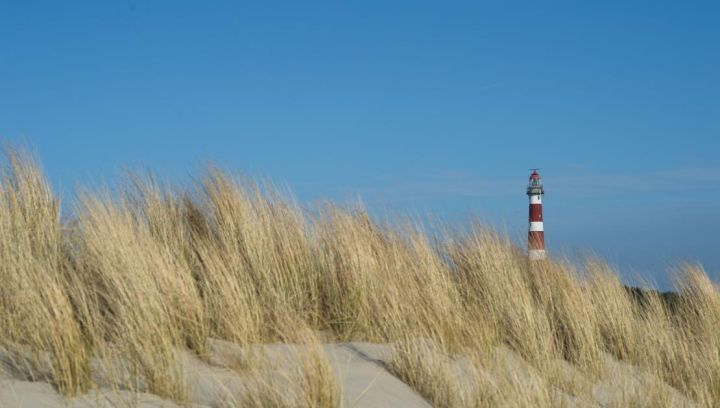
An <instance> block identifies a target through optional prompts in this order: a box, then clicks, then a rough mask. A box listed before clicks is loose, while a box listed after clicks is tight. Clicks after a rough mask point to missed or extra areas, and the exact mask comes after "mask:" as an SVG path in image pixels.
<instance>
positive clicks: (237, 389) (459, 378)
mask: <svg viewBox="0 0 720 408" xmlns="http://www.w3.org/2000/svg"><path fill="white" fill-rule="evenodd" d="M209 348H210V359H209V362H207V363H206V362H203V361H201V360H199V359H198V358H197V357H195V356H193V355H191V354H189V353H183V358H182V361H183V366H184V374H185V376H186V378H187V381H188V400H189V402H190V404H191V406H195V407H224V406H232V405H233V404H234V403H238V401H241V400H242V398H243V396H244V395H245V394H246V393H248V392H251V391H250V390H251V389H252V387H253V384H257V378H265V379H266V380H267V381H269V382H270V383H271V386H272V387H274V388H275V389H282V390H283V391H285V390H288V402H287V403H288V404H289V405H296V404H297V402H293V400H292V387H293V378H294V377H293V375H297V373H298V372H299V370H298V367H300V366H301V363H300V361H301V357H300V356H301V355H302V354H301V352H304V353H307V352H308V348H307V347H302V346H291V345H286V344H269V345H257V346H254V347H251V348H249V349H248V348H245V349H243V348H241V347H240V346H238V345H235V344H232V343H228V342H225V341H220V340H209ZM318 351H319V352H321V353H322V354H324V355H325V356H326V357H327V359H328V361H329V362H330V365H331V367H332V371H333V375H334V378H335V381H336V383H337V384H339V386H340V389H341V393H342V396H343V402H344V406H348V407H429V406H430V404H429V403H428V402H427V401H426V400H425V399H423V398H422V397H421V396H420V395H419V394H418V393H417V392H415V391H414V390H412V389H411V388H410V387H409V386H407V385H406V384H405V383H403V382H402V381H401V380H400V379H398V378H397V377H395V376H394V375H392V374H391V373H390V372H389V371H388V370H387V369H386V368H385V366H386V364H387V363H388V362H389V361H390V359H391V358H392V347H390V346H388V345H376V344H370V343H358V342H354V343H338V344H325V345H323V346H322V347H321V349H320V350H318ZM451 361H452V364H453V367H454V370H453V372H454V373H455V374H454V376H455V380H456V382H457V386H458V387H457V388H458V389H460V390H462V391H463V392H466V393H467V394H468V395H472V394H473V393H475V392H478V391H479V390H480V389H482V390H485V391H487V390H490V391H492V390H493V389H494V388H497V387H500V385H499V384H501V383H503V382H504V384H505V386H506V385H507V384H508V382H509V383H512V384H513V386H514V387H518V388H519V389H523V390H531V391H532V390H537V392H539V393H542V392H543V390H547V389H548V385H547V383H546V380H545V379H543V378H542V377H541V376H540V375H539V374H538V373H537V372H536V370H535V369H534V368H533V367H531V366H530V365H529V364H527V363H526V362H525V361H524V360H523V359H522V358H520V357H519V356H518V355H517V354H516V353H514V352H512V351H511V350H509V349H507V348H506V347H498V348H496V349H495V350H494V352H493V353H492V359H491V362H490V363H489V364H488V366H487V367H483V368H482V369H479V368H477V367H475V366H473V365H472V364H471V363H470V361H469V360H468V359H466V358H458V359H454V360H451ZM46 363H47V362H46ZM258 363H261V364H258ZM603 363H604V366H605V367H604V371H605V375H603V376H602V377H601V378H600V379H599V380H597V379H596V380H595V381H592V380H591V379H590V378H588V377H587V376H586V375H585V374H584V373H582V372H581V371H580V370H578V369H577V368H576V367H574V366H572V365H571V364H569V363H567V362H565V361H557V362H556V365H557V367H556V368H557V369H556V370H555V371H556V375H557V378H558V380H556V384H557V381H560V382H561V383H562V384H563V386H562V387H561V388H562V389H560V388H559V387H557V386H551V387H549V388H550V389H551V399H552V404H553V405H555V406H571V407H574V406H577V407H586V406H622V405H625V404H626V403H627V401H629V400H632V401H634V402H639V403H640V405H641V406H654V405H657V404H656V403H657V402H658V401H669V402H670V405H671V406H674V407H685V406H694V404H693V403H692V402H691V401H689V400H687V399H686V398H685V397H684V396H682V395H681V394H680V393H679V392H678V391H677V390H675V389H673V388H672V387H670V386H669V385H667V384H665V383H663V382H661V381H659V380H658V379H656V378H654V377H651V376H648V375H646V374H644V373H643V372H642V371H641V370H639V369H637V368H636V367H633V366H631V365H628V364H625V363H622V362H618V361H617V360H615V359H614V358H613V357H611V356H609V355H604V356H603ZM93 366H94V367H95V368H96V370H95V371H96V372H95V373H94V380H95V382H96V383H98V384H107V383H109V382H108V378H104V377H103V376H107V374H103V370H102V369H98V367H100V366H101V364H99V363H98V362H94V363H93ZM258 366H259V367H260V368H257V367H258ZM248 367H254V368H248ZM33 370H35V372H33V373H32V374H34V378H33V379H34V380H35V381H32V380H31V379H30V377H29V374H30V371H31V370H30V369H29V368H23V369H17V364H11V362H10V355H9V354H8V353H7V352H4V351H3V350H0V407H29V408H30V407H32V408H34V407H48V408H49V407H72V408H80V407H83V408H85V407H97V406H100V407H117V406H139V407H177V406H178V404H176V403H174V402H172V401H168V400H163V399H161V398H159V397H157V396H154V395H152V394H148V393H143V392H130V391H113V390H110V389H107V388H99V389H96V390H93V391H91V392H90V393H88V394H86V395H84V396H82V397H79V398H75V399H70V400H68V399H64V398H62V397H61V396H60V395H59V394H58V393H57V392H56V391H55V390H54V389H53V387H52V386H51V385H50V384H49V383H47V382H43V381H42V378H43V375H46V374H43V373H44V372H46V371H47V366H46V367H45V368H43V364H39V365H38V366H37V367H33ZM471 371H472V372H471ZM254 381H255V382H254ZM481 387H482V388H481ZM648 389H653V390H656V392H655V395H647V394H648V392H647V390H648ZM141 391H142V387H141ZM571 394H572V395H571Z"/></svg>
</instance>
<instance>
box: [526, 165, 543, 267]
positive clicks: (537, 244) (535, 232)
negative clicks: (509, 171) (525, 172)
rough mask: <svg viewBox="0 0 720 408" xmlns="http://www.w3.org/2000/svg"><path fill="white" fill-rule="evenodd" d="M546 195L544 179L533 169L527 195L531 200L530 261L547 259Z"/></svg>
mask: <svg viewBox="0 0 720 408" xmlns="http://www.w3.org/2000/svg"><path fill="white" fill-rule="evenodd" d="M543 194H545V190H544V189H543V185H542V179H541V178H540V174H538V172H537V169H533V172H532V174H531V175H530V181H529V182H528V188H527V195H528V197H529V198H530V225H529V229H528V259H529V260H531V261H540V260H543V259H545V229H544V228H543V215H542V196H543Z"/></svg>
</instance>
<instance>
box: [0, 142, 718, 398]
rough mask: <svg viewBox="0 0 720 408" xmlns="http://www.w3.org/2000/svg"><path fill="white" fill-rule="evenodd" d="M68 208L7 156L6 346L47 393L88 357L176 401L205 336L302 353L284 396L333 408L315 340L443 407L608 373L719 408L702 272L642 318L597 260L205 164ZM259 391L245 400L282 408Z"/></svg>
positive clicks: (82, 380)
mask: <svg viewBox="0 0 720 408" xmlns="http://www.w3.org/2000/svg"><path fill="white" fill-rule="evenodd" d="M78 201H79V203H80V204H79V205H78V208H76V209H75V211H74V212H73V216H72V217H69V218H68V219H61V217H60V207H59V203H58V200H57V199H56V198H55V197H54V196H53V194H52V192H51V190H50V188H49V187H48V184H47V182H46V181H45V179H44V178H43V176H42V173H41V171H40V169H39V167H38V165H37V164H36V163H35V162H34V161H33V160H32V158H31V156H29V155H27V154H24V153H18V152H15V151H13V150H11V149H9V150H8V154H7V159H6V160H5V162H4V167H3V170H2V175H1V180H0V257H2V260H3V262H2V263H1V264H0V281H2V282H3V284H2V285H0V324H1V325H2V331H1V332H0V345H1V346H2V347H3V348H5V349H8V350H25V351H27V350H30V351H31V352H29V353H27V352H25V353H24V354H23V355H25V356H26V357H25V361H23V362H18V364H29V365H33V364H41V363H42V361H44V360H43V359H49V361H50V369H49V371H48V372H47V377H48V378H46V380H49V381H51V382H52V383H53V384H54V385H55V386H56V387H57V388H58V390H59V391H61V392H62V393H63V394H65V395H68V396H72V395H76V394H78V393H82V392H84V391H86V390H87V389H88V388H90V387H92V386H93V383H92V380H91V378H92V376H91V371H92V370H91V368H90V366H91V364H90V361H91V359H100V360H102V361H106V362H108V364H109V363H110V362H113V363H112V364H109V366H110V367H111V368H110V370H111V371H112V370H116V371H117V374H115V375H114V376H111V377H112V378H114V382H115V383H114V384H113V386H115V387H117V388H126V389H127V388H129V389H137V390H140V389H147V390H149V391H150V392H152V393H155V394H158V395H161V396H164V397H169V398H172V399H175V400H178V401H181V402H182V401H185V400H186V397H187V384H186V379H185V378H184V376H183V371H182V369H181V367H180V362H179V358H178V355H179V351H180V350H183V349H187V350H190V351H191V352H193V353H194V354H196V355H197V356H198V357H199V358H201V359H205V358H207V353H208V350H207V343H206V339H207V338H208V337H214V338H219V339H224V340H228V341H231V342H234V343H238V344H241V345H244V346H248V345H251V344H257V343H267V342H282V343H292V344H304V345H306V346H307V347H310V349H311V350H315V352H313V353H309V354H305V355H304V357H303V358H302V359H300V361H302V364H300V369H299V371H296V372H293V373H292V374H291V375H289V377H288V378H291V381H290V382H289V383H290V384H294V386H292V387H290V386H289V388H287V389H285V390H283V391H284V392H285V391H286V392H290V393H292V394H293V395H295V396H296V398H295V401H302V404H303V405H306V406H338V405H340V396H339V395H340V390H338V386H337V384H335V382H334V380H333V378H332V374H331V371H330V369H329V366H328V363H327V361H325V358H324V357H323V355H322V353H321V352H320V351H319V346H318V344H319V343H318V340H317V338H315V337H314V336H315V335H314V334H313V333H316V332H323V333H325V335H326V336H329V337H331V338H336V339H343V340H369V341H377V342H387V343H392V344H394V345H395V353H394V357H393V359H392V360H391V361H390V362H389V368H390V369H391V370H392V371H393V372H394V373H395V374H396V375H398V376H399V377H400V378H402V379H404V380H405V381H406V382H407V383H408V384H410V385H411V386H412V387H413V388H415V389H416V390H417V391H418V392H419V393H421V394H422V395H423V396H425V397H426V398H427V399H428V400H430V401H432V402H433V403H434V404H436V405H438V406H447V407H455V406H457V407H460V406H495V405H498V404H504V405H509V406H528V405H539V406H547V405H563V404H565V403H567V401H569V400H570V399H572V398H575V399H578V400H581V401H586V400H588V399H589V398H591V397H593V395H591V394H592V393H593V388H592V386H591V385H592V384H595V383H602V382H603V381H610V380H612V379H613V373H612V370H611V368H609V367H610V365H609V364H610V363H609V362H612V361H615V360H618V361H620V362H626V363H629V364H631V365H632V366H634V367H635V368H636V369H637V370H639V372H640V373H641V375H640V374H638V378H642V382H641V384H642V390H641V392H639V393H638V392H637V390H635V392H626V391H623V390H619V391H618V393H619V394H621V397H622V401H621V403H622V404H630V405H641V406H647V405H652V404H656V403H659V404H669V403H671V400H672V398H674V397H673V395H675V394H673V393H676V394H677V395H679V397H680V398H687V399H689V400H693V401H696V402H697V403H699V404H700V405H701V406H708V407H710V406H717V405H718V404H720V292H719V291H718V287H717V285H716V284H714V283H713V282H711V281H710V280H709V279H708V277H707V275H706V274H705V272H704V271H703V270H702V267H700V266H696V265H685V266H682V267H681V268H680V273H678V274H677V275H678V281H677V289H678V291H679V293H680V296H679V298H678V299H679V300H678V301H677V302H676V304H673V305H672V307H670V306H669V305H668V304H667V303H666V302H665V301H664V300H663V299H661V298H660V297H659V296H657V295H654V294H652V293H650V294H648V296H647V297H646V298H645V300H644V301H643V302H641V303H639V302H638V301H637V300H636V299H635V298H633V297H632V296H631V295H630V294H629V293H628V291H627V290H626V288H625V287H623V285H622V284H621V283H620V281H619V280H618V278H617V275H616V274H615V273H614V272H613V271H612V270H611V269H610V268H609V267H608V266H607V265H606V264H604V263H603V262H602V261H598V260H589V261H588V262H587V263H586V264H585V265H582V266H581V267H577V268H576V267H573V266H571V265H568V264H565V263H563V262H556V261H554V260H551V261H548V262H542V263H534V264H528V262H527V261H526V259H525V256H524V254H523V253H522V251H520V250H519V249H518V248H517V247H516V246H515V245H514V244H513V243H512V242H510V241H509V240H508V239H507V238H506V237H504V236H502V235H498V234H496V233H493V232H491V231H489V230H488V229H486V228H482V227H480V226H473V227H472V228H470V229H469V232H463V233H460V232H453V231H450V232H445V233H443V234H442V235H437V236H435V235H431V234H428V233H426V232H424V231H423V229H422V228H421V227H418V226H416V225H413V224H412V223H411V222H407V221H404V222H398V223H396V224H393V225H388V224H382V223H378V222H376V221H374V220H373V219H371V218H370V217H369V216H368V215H367V213H366V212H365V211H363V210H362V209H361V208H354V209H344V208H339V207H337V206H334V205H332V204H323V205H319V206H317V207H315V208H312V209H303V208H300V207H299V206H298V205H297V204H296V203H294V202H293V201H292V199H289V198H287V197H286V195H283V194H279V193H277V192H276V190H275V189H273V188H272V187H271V186H268V185H259V184H256V183H253V182H251V181H247V180H237V179H234V178H232V177H230V176H228V175H227V174H226V173H224V172H222V171H219V170H217V169H213V168H210V169H208V170H207V171H206V172H205V173H204V174H203V175H202V176H201V177H200V178H199V179H198V181H197V182H196V183H195V185H194V186H193V187H192V188H190V189H177V188H170V187H167V186H163V185H161V184H160V183H158V182H157V181H155V180H153V179H152V178H151V177H139V176H136V175H130V176H129V177H127V180H126V182H125V183H123V184H121V187H120V188H119V191H118V192H115V193H114V194H110V193H108V192H105V191H96V192H84V193H82V194H80V198H79V200H78ZM288 333H295V334H294V335H289V334H288ZM308 345H309V346H308ZM307 347H306V349H307ZM118 362H119V363H118ZM566 363H570V365H571V366H572V367H575V368H574V369H577V370H578V372H579V373H581V374H582V376H583V378H585V380H584V381H585V382H578V381H575V380H573V379H571V378H569V377H568V376H567V375H566V374H563V373H564V371H563V370H564V369H561V368H562V367H565V366H564V365H563V364H566ZM618 364H620V363H618ZM559 367H560V368H559ZM255 368H257V367H255ZM255 368H253V367H250V368H249V370H251V371H252V370H253V369H255ZM517 372H523V373H525V374H524V376H518V375H517ZM578 375H579V374H578ZM588 384H590V385H588ZM636 388H637V387H636ZM255 390H256V392H255V393H251V394H248V395H245V396H243V397H242V398H243V399H242V400H240V401H238V402H237V405H242V406H283V405H288V404H290V403H289V402H287V401H288V400H287V398H286V396H284V395H282V394H278V390H277V387H273V386H271V385H268V386H266V387H263V386H262V382H258V386H257V387H255Z"/></svg>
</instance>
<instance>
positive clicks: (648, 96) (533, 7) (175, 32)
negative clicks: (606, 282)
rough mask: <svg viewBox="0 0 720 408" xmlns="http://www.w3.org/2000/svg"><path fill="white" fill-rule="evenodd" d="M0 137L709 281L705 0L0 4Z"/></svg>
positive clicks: (712, 139)
mask: <svg viewBox="0 0 720 408" xmlns="http://www.w3.org/2000/svg"><path fill="white" fill-rule="evenodd" d="M0 137H2V138H5V139H9V140H11V141H21V140H24V141H25V142H27V143H28V144H30V145H32V146H33V147H34V148H35V150H36V151H37V152H38V154H39V155H40V156H41V158H42V160H43V163H44V166H45V169H46V171H47V173H48V174H49V176H50V178H51V180H52V181H53V183H54V185H55V186H56V187H57V188H58V189H60V190H62V191H63V193H64V194H68V192H69V194H72V190H73V187H74V185H75V183H77V182H79V183H95V182H98V181H100V180H102V179H111V178H112V177H113V176H114V175H116V174H117V173H118V170H119V169H120V168H121V167H122V166H130V167H137V166H144V167H149V168H151V169H153V170H155V171H157V172H158V173H160V174H161V175H164V176H165V177H168V178H170V179H172V180H178V181H182V180H187V179H188V177H189V175H190V174H191V173H192V172H193V170H194V169H197V168H198V166H199V164H201V163H202V162H203V161H204V160H207V159H212V160H215V161H217V162H219V163H221V164H223V165H224V166H226V167H228V168H231V169H235V170H238V171H243V172H247V173H249V174H252V175H256V176H266V177H270V178H271V179H273V180H274V181H277V182H283V183H286V184H287V185H289V186H290V187H291V188H292V189H293V190H294V191H295V192H296V195H297V196H298V197H299V198H300V200H301V201H303V202H309V201H312V200H315V199H318V198H323V197H325V198H331V199H337V200H341V201H351V200H353V199H355V198H356V197H361V198H362V200H363V201H364V202H365V203H366V205H367V206H368V207H370V208H371V209H373V210H376V211H385V210H393V211H402V212H412V213H420V214H425V213H428V212H429V213H432V214H434V215H436V216H439V217H443V218H446V219H448V220H451V221H453V222H461V221H463V220H467V218H468V217H469V216H471V215H477V216H479V217H480V218H481V219H483V220H485V221H486V222H488V223H490V224H493V225H496V226H499V227H501V228H504V229H507V230H508V231H509V232H510V233H511V234H512V235H513V236H516V237H518V238H521V237H522V236H523V233H524V231H525V230H526V228H527V225H526V223H527V197H526V196H525V194H524V189H525V183H526V181H527V176H528V172H527V169H528V168H530V167H541V168H543V170H542V172H541V173H542V174H543V176H544V179H545V184H546V191H547V194H546V197H545V201H544V203H545V224H546V227H545V228H546V237H547V238H546V239H547V243H548V247H549V249H551V250H552V251H554V252H555V253H558V252H565V253H568V254H574V253H576V252H578V251H587V250H590V249H592V250H594V251H596V252H597V253H599V254H601V255H603V256H605V257H607V258H608V260H609V261H611V262H612V263H614V264H617V265H619V266H620V268H621V270H622V273H623V275H624V276H626V277H627V278H628V279H630V277H631V276H632V275H633V274H634V273H638V272H639V273H642V274H644V275H646V276H648V277H649V278H650V279H653V280H655V281H656V282H658V284H659V285H660V286H661V287H667V284H668V283H667V282H668V281H667V279H666V277H665V276H664V272H663V271H664V270H665V269H666V267H667V266H668V265H671V264H672V263H673V262H677V261H678V260H680V259H688V260H699V261H701V262H702V263H703V264H704V265H705V267H706V269H707V270H708V272H710V273H711V275H712V276H714V277H715V279H717V277H718V271H720V245H719V244H720V239H719V238H718V236H717V231H719V230H720V216H718V212H719V211H720V191H719V190H720V159H719V158H718V152H719V151H720V141H718V138H719V137H720V2H717V1H712V2H711V1H708V2H702V1H692V2H690V1H672V2H669V1H607V0H606V1H596V2H589V1H574V2H537V1H526V2H519V1H492V2H482V1H471V2H437V1H427V2H423V1H407V2H388V1H362V2H340V1H328V2H306V1H291V2H274V1H268V2H256V3H244V2H221V1H212V2H198V1H194V2H184V1H136V2H96V1H92V2H90V1H87V2H81V1H76V2H58V1H47V2H37V1H14V2H10V1H6V2H3V3H2V5H0Z"/></svg>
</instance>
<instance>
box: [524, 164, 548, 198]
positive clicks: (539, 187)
mask: <svg viewBox="0 0 720 408" xmlns="http://www.w3.org/2000/svg"><path fill="white" fill-rule="evenodd" d="M527 194H528V195H538V194H545V190H544V188H543V184H542V179H541V178H540V173H538V172H537V170H536V169H533V172H532V174H530V180H529V181H528V188H527Z"/></svg>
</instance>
